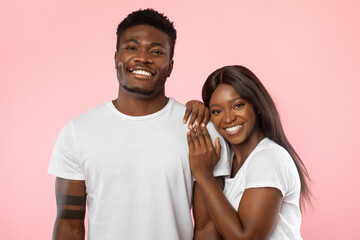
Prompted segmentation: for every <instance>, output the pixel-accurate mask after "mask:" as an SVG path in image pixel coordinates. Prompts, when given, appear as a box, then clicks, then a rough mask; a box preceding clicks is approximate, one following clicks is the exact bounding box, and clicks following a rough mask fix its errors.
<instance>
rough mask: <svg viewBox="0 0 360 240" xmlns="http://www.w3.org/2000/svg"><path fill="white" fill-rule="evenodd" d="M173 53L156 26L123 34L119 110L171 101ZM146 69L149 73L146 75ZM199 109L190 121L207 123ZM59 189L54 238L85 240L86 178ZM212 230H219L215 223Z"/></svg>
mask: <svg viewBox="0 0 360 240" xmlns="http://www.w3.org/2000/svg"><path fill="white" fill-rule="evenodd" d="M169 54H170V42H169V37H168V35H167V34H165V33H163V32H162V31H160V30H158V29H156V28H154V27H151V26H146V25H137V26H133V27H130V28H128V29H127V30H126V31H125V32H124V33H123V34H122V36H121V38H120V44H119V49H117V51H116V52H115V55H114V60H115V69H116V73H117V77H118V81H119V91H118V98H117V99H115V100H114V101H113V104H114V106H115V107H116V108H117V110H119V111H120V112H122V113H124V114H126V115H130V116H143V115H148V114H152V113H155V112H157V111H159V110H161V109H162V108H163V107H164V106H165V105H166V104H167V102H168V98H167V97H166V96H165V82H166V79H167V77H169V76H170V74H171V72H172V69H173V64H174V61H173V60H172V59H170V55H169ZM134 71H135V72H134ZM136 71H140V72H136ZM143 71H145V72H147V73H148V74H147V75H146V74H145V75H144V72H143ZM149 74H150V76H148V75H149ZM196 111H198V112H200V113H199V114H198V115H196V116H194V115H192V117H191V119H190V122H189V124H192V123H193V122H194V121H195V120H197V121H198V122H203V123H206V121H205V122H204V121H203V118H202V117H201V116H202V115H206V111H208V110H207V109H206V108H204V107H199V108H196ZM187 118H189V115H188V116H187V117H186V119H187ZM206 119H207V118H205V120H206ZM207 121H208V120H207ZM55 192H56V199H57V217H56V221H55V225H54V230H53V239H56V240H62V239H66V240H78V239H84V236H85V226H84V216H85V209H86V185H85V181H77V180H68V179H62V178H56V184H55ZM194 195H196V196H197V197H196V198H197V199H198V201H197V202H198V203H199V204H201V205H204V203H203V199H201V198H202V195H201V194H200V190H199V189H198V188H197V190H196V189H194ZM201 205H199V206H201ZM205 216H206V213H205ZM208 219H210V218H209V217H208ZM211 224H212V223H211ZM212 229H213V230H215V232H216V229H215V227H214V226H212Z"/></svg>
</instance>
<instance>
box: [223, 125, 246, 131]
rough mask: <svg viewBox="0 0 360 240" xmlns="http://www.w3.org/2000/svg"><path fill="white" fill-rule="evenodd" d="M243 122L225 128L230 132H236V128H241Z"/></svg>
mask: <svg viewBox="0 0 360 240" xmlns="http://www.w3.org/2000/svg"><path fill="white" fill-rule="evenodd" d="M241 126H242V124H241V125H237V126H233V127H229V128H225V129H226V131H228V132H234V131H236V130H238V129H239V128H241Z"/></svg>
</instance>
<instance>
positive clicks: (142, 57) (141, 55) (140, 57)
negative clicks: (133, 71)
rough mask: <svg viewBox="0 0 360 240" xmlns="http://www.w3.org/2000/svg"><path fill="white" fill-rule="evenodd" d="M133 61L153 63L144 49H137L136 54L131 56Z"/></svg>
mask: <svg viewBox="0 0 360 240" xmlns="http://www.w3.org/2000/svg"><path fill="white" fill-rule="evenodd" d="M133 61H134V62H142V63H154V60H153V59H152V57H151V55H150V54H149V53H147V52H146V51H138V52H137V53H136V55H135V56H134V57H133Z"/></svg>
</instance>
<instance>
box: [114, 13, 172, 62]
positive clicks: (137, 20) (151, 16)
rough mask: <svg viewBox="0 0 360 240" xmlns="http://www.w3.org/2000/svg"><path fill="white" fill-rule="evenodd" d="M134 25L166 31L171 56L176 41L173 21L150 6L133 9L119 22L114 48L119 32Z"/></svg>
mask: <svg viewBox="0 0 360 240" xmlns="http://www.w3.org/2000/svg"><path fill="white" fill-rule="evenodd" d="M136 25H148V26H152V27H154V28H156V29H159V30H160V31H162V32H164V33H166V34H167V35H168V36H169V40H170V59H172V58H173V56H174V48H175V41H176V30H175V28H174V23H173V22H170V20H169V19H168V17H166V16H164V14H162V13H159V12H157V11H155V10H154V9H152V8H148V9H144V10H142V9H140V10H138V11H134V12H132V13H130V14H129V15H128V16H127V17H126V18H125V19H124V20H122V21H121V22H120V24H119V25H118V27H117V30H116V35H117V39H116V50H118V49H119V41H120V37H121V34H123V33H124V32H125V31H126V29H128V28H130V27H133V26H136Z"/></svg>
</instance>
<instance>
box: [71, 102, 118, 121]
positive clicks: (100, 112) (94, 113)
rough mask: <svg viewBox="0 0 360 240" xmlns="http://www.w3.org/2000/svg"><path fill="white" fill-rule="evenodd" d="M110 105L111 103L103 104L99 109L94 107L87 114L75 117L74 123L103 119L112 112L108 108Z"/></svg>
mask: <svg viewBox="0 0 360 240" xmlns="http://www.w3.org/2000/svg"><path fill="white" fill-rule="evenodd" d="M109 103H111V102H106V103H103V104H101V105H99V106H97V107H94V108H92V109H90V110H89V111H87V112H84V113H82V114H80V115H79V116H77V117H75V118H74V119H73V120H72V121H74V122H83V121H85V122H86V121H90V120H97V119H101V118H103V117H105V116H106V115H107V113H108V112H110V111H109V110H110V108H109V107H108V105H109Z"/></svg>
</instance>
